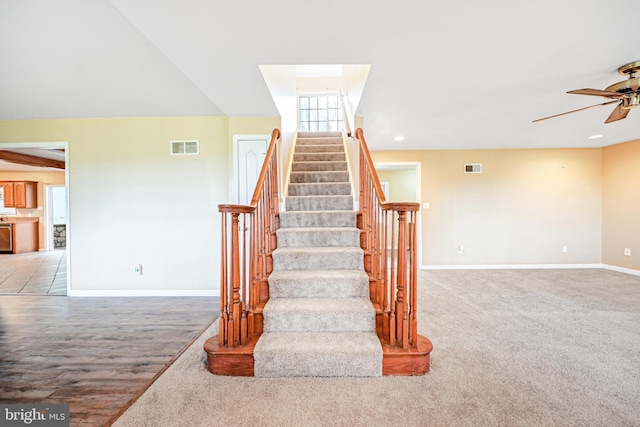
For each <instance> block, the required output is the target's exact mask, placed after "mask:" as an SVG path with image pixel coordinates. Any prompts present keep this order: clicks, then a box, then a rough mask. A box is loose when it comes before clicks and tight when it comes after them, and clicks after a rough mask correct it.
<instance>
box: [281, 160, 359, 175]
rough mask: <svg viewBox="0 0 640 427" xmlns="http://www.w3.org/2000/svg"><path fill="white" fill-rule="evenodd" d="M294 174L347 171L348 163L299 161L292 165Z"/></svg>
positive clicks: (343, 161)
mask: <svg viewBox="0 0 640 427" xmlns="http://www.w3.org/2000/svg"><path fill="white" fill-rule="evenodd" d="M291 170H292V171H294V172H304V171H347V170H348V167H347V162H346V161H345V160H342V161H329V160H327V161H297V162H293V163H292V164H291Z"/></svg>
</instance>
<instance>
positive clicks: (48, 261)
mask: <svg viewBox="0 0 640 427" xmlns="http://www.w3.org/2000/svg"><path fill="white" fill-rule="evenodd" d="M68 151H69V150H68V143H67V142H24V143H3V144H2V147H0V180H2V181H5V182H13V183H14V186H15V188H18V187H19V186H25V185H24V184H25V183H26V186H27V187H29V186H33V187H35V188H37V190H35V192H34V193H33V194H35V195H36V196H35V200H36V204H35V205H31V204H30V203H27V204H24V205H23V206H18V205H16V209H15V213H13V214H11V215H10V216H8V217H7V218H4V219H5V222H11V223H15V224H18V225H20V224H21V223H25V222H28V223H34V222H35V223H36V224H37V227H36V229H37V236H36V237H35V242H36V244H35V249H34V248H31V247H30V248H29V249H23V250H22V251H18V249H15V250H14V251H13V252H16V253H6V254H2V255H0V264H2V268H1V269H0V271H1V272H2V275H0V294H38V295H69V293H70V290H71V280H70V275H69V274H67V272H68V271H69V264H70V261H69V259H70V257H69V256H68V255H69V251H70V250H71V239H70V222H69V215H68V212H69V203H68V197H67V196H68V194H69V167H68V163H69V154H68ZM36 185H37V187H36ZM30 200H33V199H30ZM56 229H57V233H56V231H55V230H56ZM16 230H18V228H16ZM56 235H57V237H58V239H57V243H56V241H55V239H54V236H56Z"/></svg>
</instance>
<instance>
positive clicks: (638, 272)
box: [602, 264, 640, 276]
mask: <svg viewBox="0 0 640 427" xmlns="http://www.w3.org/2000/svg"><path fill="white" fill-rule="evenodd" d="M602 268H605V269H607V270H613V271H618V272H620V273H626V274H633V275H634V276H640V270H633V269H631V268H624V267H618V266H616V265H609V264H602Z"/></svg>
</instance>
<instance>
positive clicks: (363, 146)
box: [356, 128, 387, 203]
mask: <svg viewBox="0 0 640 427" xmlns="http://www.w3.org/2000/svg"><path fill="white" fill-rule="evenodd" d="M356 139H357V140H358V141H360V154H361V156H360V158H361V159H363V158H364V161H365V165H366V170H368V171H370V173H371V180H372V183H373V187H374V188H375V190H376V196H377V197H378V200H379V201H380V203H384V202H386V201H387V198H386V196H385V195H384V191H383V190H382V185H380V179H379V178H378V173H377V172H376V168H375V166H374V165H373V160H371V154H369V147H368V146H367V141H366V140H365V139H364V132H363V131H362V128H358V129H356ZM361 162H362V160H361ZM360 179H362V176H361V177H360Z"/></svg>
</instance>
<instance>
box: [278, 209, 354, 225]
mask: <svg viewBox="0 0 640 427" xmlns="http://www.w3.org/2000/svg"><path fill="white" fill-rule="evenodd" d="M355 226H356V212H354V211H349V210H346V211H334V210H326V211H293V212H281V213H280V227H281V228H292V227H355Z"/></svg>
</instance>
